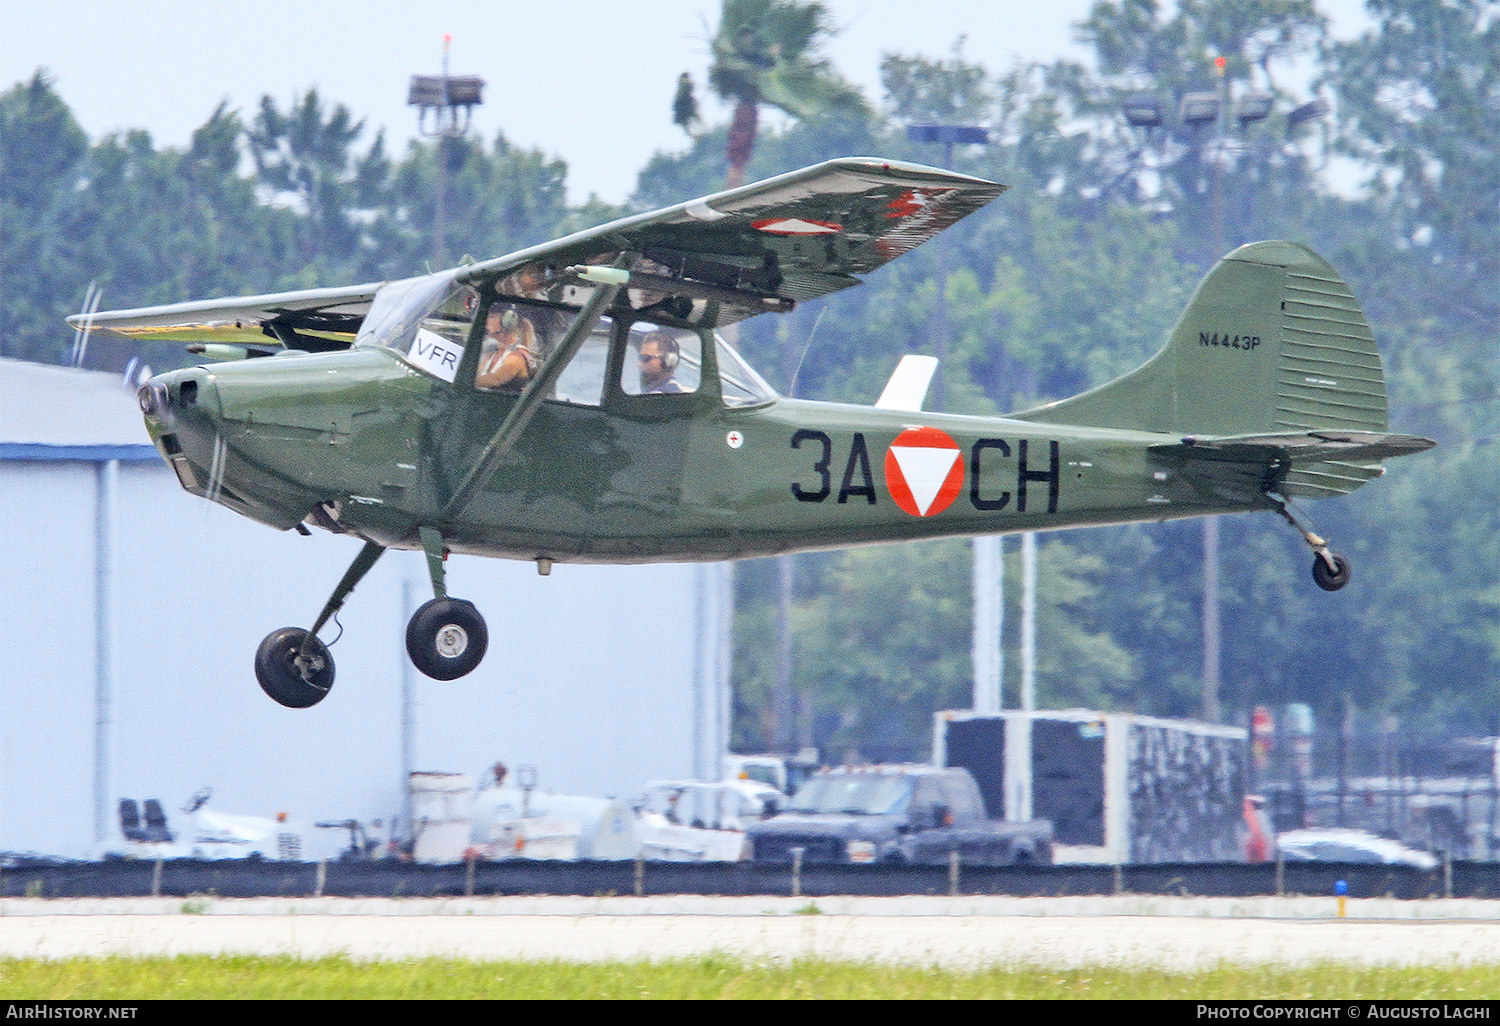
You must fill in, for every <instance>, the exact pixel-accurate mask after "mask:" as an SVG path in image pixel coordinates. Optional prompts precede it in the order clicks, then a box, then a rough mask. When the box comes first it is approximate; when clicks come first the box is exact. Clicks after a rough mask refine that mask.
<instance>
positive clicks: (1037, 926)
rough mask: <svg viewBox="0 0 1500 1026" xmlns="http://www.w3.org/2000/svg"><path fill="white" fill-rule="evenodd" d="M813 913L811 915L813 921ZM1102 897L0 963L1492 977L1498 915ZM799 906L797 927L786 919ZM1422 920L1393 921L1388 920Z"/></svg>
mask: <svg viewBox="0 0 1500 1026" xmlns="http://www.w3.org/2000/svg"><path fill="white" fill-rule="evenodd" d="M813 908H816V909H817V911H816V912H815V913H814V912H813V911H812V909H813ZM1348 909H1349V913H1350V917H1349V918H1345V919H1338V918H1332V915H1333V913H1334V911H1335V906H1334V903H1333V900H1332V899H1324V898H1285V899H1204V898H1189V899H1170V898H1146V897H1136V896H1130V895H1121V896H1118V897H1114V898H1079V899H1067V898H1064V899H1053V898H963V897H959V898H920V897H917V898H819V899H816V900H815V901H809V900H808V899H785V898H709V897H698V896H682V897H677V898H672V897H650V898H619V897H611V898H546V897H529V898H474V899H461V898H454V899H381V900H362V899H214V898H193V899H188V900H187V901H184V900H183V899H181V898H176V899H166V898H162V899H112V900H105V899H78V900H75V901H71V902H68V901H57V900H53V901H47V900H40V899H5V900H4V901H0V956H8V957H43V958H64V957H70V956H76V955H107V954H123V955H176V954H188V953H204V954H230V953H234V954H286V955H294V956H297V957H305V958H312V957H318V956H323V955H330V954H346V955H349V956H351V957H354V958H360V959H366V958H368V959H407V958H418V957H424V956H446V957H459V958H470V959H563V960H573V961H598V960H609V959H640V958H647V959H661V958H676V957H685V956H693V955H703V954H709V953H714V952H720V953H724V954H729V955H735V956H739V957H743V958H747V959H751V960H757V961H759V960H786V959H792V958H803V957H820V958H831V959H851V960H865V959H874V960H882V961H890V962H904V963H912V964H934V965H943V966H950V967H965V966H977V965H994V964H1030V965H1036V966H1047V967H1059V968H1062V967H1069V966H1080V965H1097V964H1128V965H1159V966H1163V967H1166V968H1177V969H1182V968H1191V967H1198V966H1205V965H1212V964H1216V963H1218V962H1220V961H1232V962H1283V963H1290V964H1303V963H1307V962H1312V961H1318V960H1334V961H1343V962H1354V963H1363V964H1378V963H1387V964H1420V965H1453V964H1474V963H1500V902H1489V901H1486V902H1479V901H1462V900H1457V901H1446V902H1445V901H1440V900H1435V901H1427V902H1394V901H1385V900H1381V899H1366V900H1363V901H1350V902H1349V903H1348ZM799 910H800V911H801V914H798V912H799ZM1403 910H1405V911H1408V912H1420V913H1422V914H1421V916H1420V917H1418V916H1414V915H1406V916H1397V915H1395V914H1394V913H1397V912H1400V911H1403Z"/></svg>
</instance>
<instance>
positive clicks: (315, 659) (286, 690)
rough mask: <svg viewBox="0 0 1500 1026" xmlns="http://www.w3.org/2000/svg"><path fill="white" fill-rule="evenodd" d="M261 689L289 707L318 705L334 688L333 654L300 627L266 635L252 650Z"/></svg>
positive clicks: (285, 628)
mask: <svg viewBox="0 0 1500 1026" xmlns="http://www.w3.org/2000/svg"><path fill="white" fill-rule="evenodd" d="M255 679H256V680H258V681H260V689H261V690H262V691H264V692H265V693H266V694H268V695H270V696H271V698H272V699H273V700H275V701H277V702H279V703H281V704H282V705H284V706H286V707H287V708H288V709H306V708H307V707H308V706H311V705H317V704H318V703H319V702H321V701H323V699H324V697H325V696H327V694H328V689H329V688H331V687H333V656H332V655H331V654H329V651H328V648H327V646H326V645H324V644H323V643H322V642H321V641H319V640H318V639H317V638H315V637H313V636H312V635H311V634H309V633H308V632H307V631H306V630H304V629H302V628H301V627H283V628H281V630H279V631H272V632H271V633H270V634H268V635H266V640H265V641H262V642H261V643H260V648H259V649H258V650H257V651H256V653H255Z"/></svg>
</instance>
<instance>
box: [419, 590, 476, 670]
mask: <svg viewBox="0 0 1500 1026" xmlns="http://www.w3.org/2000/svg"><path fill="white" fill-rule="evenodd" d="M489 643H490V633H489V630H488V628H486V627H485V625H484V617H482V616H480V615H479V610H477V609H475V608H474V603H472V602H465V601H464V600H463V599H446V598H444V599H433V600H432V601H431V602H428V603H426V604H424V605H423V606H422V607H421V608H420V609H418V610H417V611H416V613H414V614H413V615H412V618H411V622H410V623H409V624H407V625H406V651H407V654H408V655H410V656H411V661H412V663H413V664H415V666H416V668H417V669H419V670H421V671H422V672H423V673H425V674H427V676H429V677H431V678H433V679H434V680H457V679H458V678H460V677H462V676H464V675H465V674H466V673H469V672H470V671H471V670H473V669H474V667H476V666H478V665H479V661H480V660H481V659H483V658H484V652H485V649H486V648H488V647H489Z"/></svg>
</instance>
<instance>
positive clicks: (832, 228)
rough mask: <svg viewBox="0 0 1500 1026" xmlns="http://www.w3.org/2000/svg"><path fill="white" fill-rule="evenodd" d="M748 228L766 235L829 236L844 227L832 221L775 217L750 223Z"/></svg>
mask: <svg viewBox="0 0 1500 1026" xmlns="http://www.w3.org/2000/svg"><path fill="white" fill-rule="evenodd" d="M750 227H752V228H754V229H755V230H757V231H762V232H765V233H766V234H768V235H830V234H832V233H833V232H841V231H843V230H844V226H843V225H840V224H834V223H833V222H832V221H812V220H808V219H805V218H801V217H776V218H770V219H769V220H765V221H751V222H750Z"/></svg>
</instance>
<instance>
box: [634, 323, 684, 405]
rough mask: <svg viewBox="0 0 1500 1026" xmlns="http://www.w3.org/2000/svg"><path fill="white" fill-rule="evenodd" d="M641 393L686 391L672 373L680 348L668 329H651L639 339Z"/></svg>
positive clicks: (657, 393) (680, 355)
mask: <svg viewBox="0 0 1500 1026" xmlns="http://www.w3.org/2000/svg"><path fill="white" fill-rule="evenodd" d="M638 359H639V360H640V364H641V394H642V395H665V394H676V393H680V392H685V391H687V390H686V389H685V388H683V387H682V386H681V385H680V384H678V383H677V378H676V377H674V376H673V375H674V374H675V372H676V370H677V364H678V362H679V361H680V360H681V359H682V348H681V346H679V345H678V344H677V337H676V336H675V335H673V334H672V333H671V332H670V331H653V332H652V333H651V334H649V335H647V336H646V337H645V338H644V339H642V340H641V349H640V355H639V356H638Z"/></svg>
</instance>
